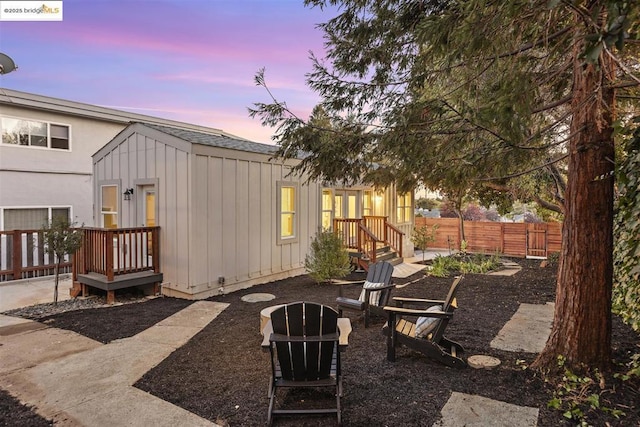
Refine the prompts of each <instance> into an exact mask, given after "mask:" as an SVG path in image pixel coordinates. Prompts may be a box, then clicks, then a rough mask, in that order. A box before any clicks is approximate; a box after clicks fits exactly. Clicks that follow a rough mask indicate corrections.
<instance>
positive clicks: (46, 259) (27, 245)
mask: <svg viewBox="0 0 640 427" xmlns="http://www.w3.org/2000/svg"><path fill="white" fill-rule="evenodd" d="M69 272H71V259H70V257H69V256H67V257H65V259H64V261H63V262H62V263H61V265H60V273H69ZM54 273H55V257H54V255H53V253H51V252H49V251H47V250H45V248H44V239H43V235H42V231H41V230H13V231H0V282H5V281H9V280H18V279H30V278H33V277H41V276H50V275H52V274H54Z"/></svg>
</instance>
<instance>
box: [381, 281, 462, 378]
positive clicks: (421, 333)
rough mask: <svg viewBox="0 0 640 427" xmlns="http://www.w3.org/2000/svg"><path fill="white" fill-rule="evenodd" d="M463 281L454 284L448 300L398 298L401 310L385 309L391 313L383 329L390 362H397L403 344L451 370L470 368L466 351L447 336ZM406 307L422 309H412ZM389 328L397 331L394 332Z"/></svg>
mask: <svg viewBox="0 0 640 427" xmlns="http://www.w3.org/2000/svg"><path fill="white" fill-rule="evenodd" d="M462 278H463V276H459V277H457V278H456V279H455V280H454V281H453V283H452V284H451V288H450V289H449V293H448V294H447V297H446V299H444V300H429V299H420V298H399V297H394V298H393V300H394V301H395V302H396V304H397V306H396V307H393V306H387V307H384V310H385V311H386V312H387V313H388V322H387V324H386V325H385V326H384V328H383V333H384V334H385V335H387V360H389V361H390V362H395V360H396V346H397V345H398V344H402V345H404V346H406V347H408V348H411V349H413V350H416V351H419V352H420V353H422V354H424V355H425V356H427V357H430V358H432V359H435V360H437V361H439V362H442V363H444V364H445V365H447V366H451V367H454V368H464V367H466V366H467V362H466V361H465V360H464V359H463V358H462V353H463V352H464V348H463V347H462V346H461V345H460V344H458V343H456V342H454V341H451V340H449V339H447V338H445V336H444V331H445V329H446V328H447V325H448V324H449V320H451V318H452V317H453V311H454V310H455V309H456V308H457V307H456V302H455V294H456V289H457V287H458V284H459V283H460V281H461V280H462ZM405 304H407V305H411V306H412V307H415V306H419V307H420V308H408V307H406V306H405ZM425 307H427V308H425ZM409 319H411V320H409ZM389 325H394V326H395V327H393V328H390V327H389Z"/></svg>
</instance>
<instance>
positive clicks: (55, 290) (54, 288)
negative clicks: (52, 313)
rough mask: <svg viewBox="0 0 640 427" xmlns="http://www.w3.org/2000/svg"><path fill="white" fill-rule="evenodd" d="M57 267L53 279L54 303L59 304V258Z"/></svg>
mask: <svg viewBox="0 0 640 427" xmlns="http://www.w3.org/2000/svg"><path fill="white" fill-rule="evenodd" d="M54 269H55V275H54V281H53V283H54V284H53V303H54V304H55V305H57V304H58V278H59V277H60V259H59V258H58V261H57V262H56V265H55V267H54Z"/></svg>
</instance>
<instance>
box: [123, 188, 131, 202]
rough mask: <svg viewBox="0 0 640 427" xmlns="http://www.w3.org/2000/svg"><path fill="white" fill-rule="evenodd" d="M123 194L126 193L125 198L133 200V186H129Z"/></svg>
mask: <svg viewBox="0 0 640 427" xmlns="http://www.w3.org/2000/svg"><path fill="white" fill-rule="evenodd" d="M122 194H124V199H125V200H131V196H133V188H127V189H126V190H125V191H124V193H122Z"/></svg>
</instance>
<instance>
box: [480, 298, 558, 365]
mask: <svg viewBox="0 0 640 427" xmlns="http://www.w3.org/2000/svg"><path fill="white" fill-rule="evenodd" d="M554 306H555V304H553V303H547V304H520V307H518V310H517V311H516V312H515V313H514V315H513V316H512V317H511V319H510V320H509V321H508V322H507V323H506V324H505V325H504V326H503V327H502V329H501V330H500V332H498V335H497V336H496V337H495V338H494V339H493V341H491V344H490V345H491V347H492V348H496V349H498V350H506V351H516V352H520V351H524V352H527V353H540V352H541V351H542V350H543V349H544V346H545V344H546V343H547V339H549V334H550V333H551V325H552V323H553V310H554Z"/></svg>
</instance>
